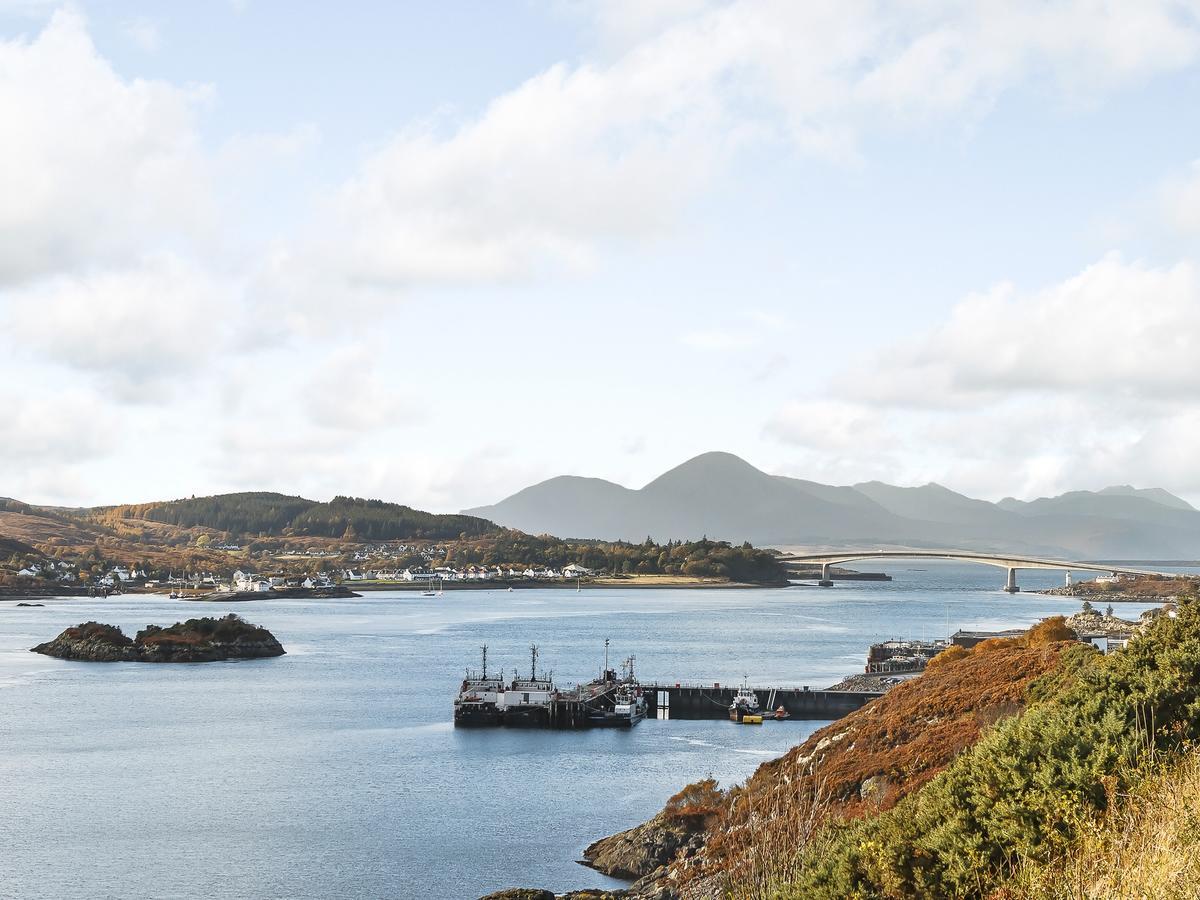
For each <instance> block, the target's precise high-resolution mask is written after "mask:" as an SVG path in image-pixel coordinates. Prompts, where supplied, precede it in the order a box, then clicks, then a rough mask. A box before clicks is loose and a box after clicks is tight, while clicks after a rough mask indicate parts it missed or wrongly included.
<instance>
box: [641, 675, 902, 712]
mask: <svg viewBox="0 0 1200 900" xmlns="http://www.w3.org/2000/svg"><path fill="white" fill-rule="evenodd" d="M752 690H753V691H754V694H755V696H757V697H758V704H759V706H760V707H762V710H763V714H764V716H769V715H770V714H771V713H772V712H774V711H775V710H776V709H778V708H779V707H780V706H782V707H783V708H784V709H785V710H787V712H788V715H789V717H790V718H792V719H829V720H831V719H840V718H842V716H845V715H848V714H849V713H852V712H854V711H855V710H856V709H861V708H862V707H863V706H866V704H868V703H870V702H871V701H872V700H874V699H875V698H877V697H882V696H883V694H882V693H878V692H868V691H810V690H809V689H808V688H807V687H780V688H774V687H772V688H752ZM642 691H643V692H644V695H645V697H646V705H647V707H648V709H647V714H646V717H647V718H650V719H728V718H729V704H731V703H732V702H733V698H734V696H735V695H736V694H737V691H738V689H737V687H736V686H735V685H724V684H719V683H713V684H643V685H642Z"/></svg>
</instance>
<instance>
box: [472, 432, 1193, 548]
mask: <svg viewBox="0 0 1200 900" xmlns="http://www.w3.org/2000/svg"><path fill="white" fill-rule="evenodd" d="M465 512H466V514H468V515H473V516H478V517H481V518H484V519H488V520H491V521H495V522H498V523H500V524H501V525H504V526H508V527H512V528H518V529H520V530H522V531H526V532H530V533H534V534H537V533H551V534H556V535H558V536H560V537H574V538H600V539H605V540H641V539H642V538H645V537H646V536H647V535H649V536H651V537H653V538H654V539H656V540H668V539H682V540H687V539H695V538H699V537H702V536H708V537H709V538H714V539H718V540H729V541H735V542H740V541H743V540H748V541H751V542H752V543H754V544H759V545H762V544H768V545H804V546H821V547H825V546H830V547H836V546H868V547H884V546H907V547H955V548H962V549H974V548H991V549H997V550H1006V551H1008V552H1014V553H1016V552H1020V553H1033V554H1046V555H1053V556H1057V557H1066V558H1090V559H1101V558H1115V557H1123V558H1165V557H1179V558H1194V557H1196V556H1197V555H1200V512H1198V511H1197V510H1196V509H1194V508H1193V507H1192V506H1191V505H1190V504H1189V503H1187V502H1186V501H1185V500H1182V499H1180V498H1179V497H1176V496H1174V495H1173V494H1170V493H1168V492H1167V491H1164V490H1162V489H1160V488H1142V489H1139V488H1134V487H1130V486H1128V485H1121V486H1114V487H1109V488H1105V489H1103V490H1101V491H1072V492H1070V493H1067V494H1063V495H1061V496H1059V497H1045V498H1041V499H1038V500H1033V501H1029V502H1025V501H1020V500H1014V499H1012V498H1006V499H1005V500H1002V501H1000V502H999V503H991V502H988V501H986V500H977V499H973V498H971V497H967V496H964V495H963V494H959V493H956V492H954V491H952V490H950V489H948V488H945V487H943V486H941V485H938V484H927V485H923V486H920V487H898V486H896V485H890V484H884V483H883V482H878V481H872V482H864V483H861V484H856V485H853V486H834V485H826V484H820V483H818V482H813V481H805V480H803V479H798V478H787V477H784V476H779V475H769V474H767V473H765V472H762V471H760V470H759V469H756V468H755V467H754V466H752V465H750V464H749V463H748V462H746V461H745V460H743V459H740V458H739V457H737V456H734V455H733V454H730V453H719V452H714V453H704V454H702V455H700V456H697V457H695V458H694V459H690V460H688V461H687V462H685V463H683V464H682V465H679V466H676V467H675V468H674V469H671V470H670V471H668V472H665V473H663V474H662V475H660V476H659V477H658V478H655V479H654V480H653V481H651V482H650V483H649V484H647V485H646V486H645V487H643V488H641V489H636V490H635V489H630V488H626V487H622V486H621V485H618V484H614V483H612V482H610V481H603V480H601V479H596V478H579V477H574V476H563V477H559V478H551V479H549V480H548V481H543V482H541V483H540V484H536V485H533V486H532V487H529V488H526V489H524V490H523V491H520V492H518V493H516V494H514V495H513V496H511V497H509V498H507V499H505V500H501V501H500V502H499V503H496V504H494V505H491V506H482V507H477V508H475V509H469V510H466V511H465Z"/></svg>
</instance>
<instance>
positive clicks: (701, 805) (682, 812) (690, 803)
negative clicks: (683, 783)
mask: <svg viewBox="0 0 1200 900" xmlns="http://www.w3.org/2000/svg"><path fill="white" fill-rule="evenodd" d="M724 802H725V793H724V792H723V791H722V790H721V789H720V788H719V787H717V780H716V779H715V778H711V777H710V778H704V779H701V780H700V781H696V782H693V783H692V784H689V785H688V786H687V787H685V788H684V789H683V790H681V791H680V792H679V793H678V794H675V795H674V796H673V797H671V798H670V799H669V800H667V803H666V806H665V807H664V809H663V813H664V814H665V815H666V817H667V818H668V819H677V820H682V819H696V818H707V817H708V816H712V815H716V814H717V813H719V812H720V811H721V807H722V804H723V803H724Z"/></svg>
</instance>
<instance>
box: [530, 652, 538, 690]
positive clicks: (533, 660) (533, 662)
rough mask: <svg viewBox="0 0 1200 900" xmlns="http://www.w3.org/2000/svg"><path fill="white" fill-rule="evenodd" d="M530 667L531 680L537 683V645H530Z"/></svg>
mask: <svg viewBox="0 0 1200 900" xmlns="http://www.w3.org/2000/svg"><path fill="white" fill-rule="evenodd" d="M529 655H530V665H529V680H530V681H537V644H530V645H529Z"/></svg>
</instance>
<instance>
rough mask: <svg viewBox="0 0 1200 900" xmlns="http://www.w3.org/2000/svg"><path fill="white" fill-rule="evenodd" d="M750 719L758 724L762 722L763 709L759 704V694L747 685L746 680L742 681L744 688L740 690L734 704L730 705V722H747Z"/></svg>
mask: <svg viewBox="0 0 1200 900" xmlns="http://www.w3.org/2000/svg"><path fill="white" fill-rule="evenodd" d="M747 718H749V719H750V720H751V721H752V722H755V723H756V724H758V723H761V722H762V707H761V706H760V705H759V702H758V694H756V693H755V692H754V690H753V689H752V688H751V687H750V686H749V685H748V684H747V683H746V679H745V678H743V679H742V686H741V687H740V688H738V691H737V695H736V696H735V697H734V698H733V702H732V703H730V704H729V721H731V722H739V723H741V722H745V721H746V719H747Z"/></svg>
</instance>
